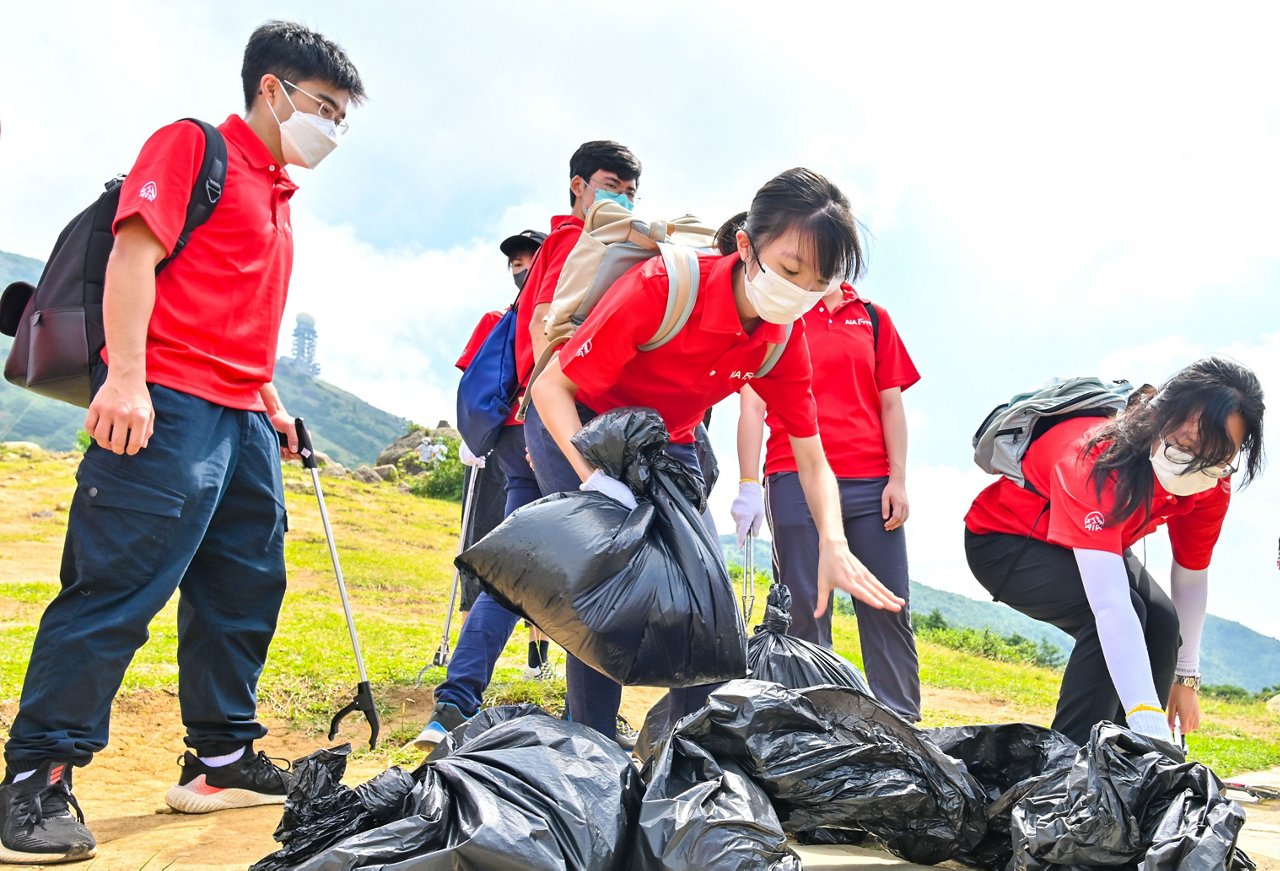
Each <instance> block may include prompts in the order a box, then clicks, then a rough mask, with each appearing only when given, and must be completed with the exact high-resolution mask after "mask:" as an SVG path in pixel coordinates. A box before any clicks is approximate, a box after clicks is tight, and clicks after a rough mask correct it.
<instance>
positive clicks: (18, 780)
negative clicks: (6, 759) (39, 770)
mask: <svg viewBox="0 0 1280 871" xmlns="http://www.w3.org/2000/svg"><path fill="white" fill-rule="evenodd" d="M35 773H36V770H35V769H34V768H33V769H31V770H30V771H23V772H20V773H18V774H15V775H14V776H13V782H14V783H21V782H22V781H24V780H26V779H27V778H28V777H30V776H31V775H33V774H35Z"/></svg>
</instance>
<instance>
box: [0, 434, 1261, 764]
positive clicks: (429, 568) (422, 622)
mask: <svg viewBox="0 0 1280 871" xmlns="http://www.w3.org/2000/svg"><path fill="white" fill-rule="evenodd" d="M74 472H75V465H74V463H71V462H67V461H66V460H60V459H50V458H44V459H41V458H40V457H38V456H37V457H34V458H30V457H24V456H20V455H17V454H15V453H14V452H12V451H10V452H0V541H4V540H8V539H5V538H3V536H18V537H19V538H20V540H22V541H24V542H43V543H44V550H43V551H41V553H42V554H45V553H46V552H47V560H46V559H45V557H44V556H42V557H41V561H40V563H39V564H40V565H41V566H45V569H43V574H40V575H39V576H32V577H23V578H21V579H13V578H12V577H10V578H9V579H8V580H6V581H4V582H2V583H0V645H2V646H3V649H4V650H5V652H6V655H5V656H3V657H0V700H8V701H9V702H12V701H13V700H15V699H16V698H17V696H18V694H19V692H20V690H21V686H22V679H23V675H24V672H25V669H26V662H27V658H28V654H29V652H30V647H31V642H32V639H33V638H34V635H35V627H36V624H37V622H38V620H39V618H40V614H41V612H42V611H43V608H44V605H45V603H46V601H47V600H48V599H49V598H51V597H52V596H53V595H54V594H55V593H56V591H57V570H58V553H59V549H60V546H61V540H62V535H63V532H64V524H65V514H64V513H62V512H60V511H56V510H55V513H54V516H53V517H52V518H43V519H37V520H33V519H31V518H30V513H31V512H32V511H35V510H46V509H47V510H54V509H55V506H56V505H57V504H59V503H66V502H69V501H70V496H71V490H72V488H73V487H74ZM285 480H286V485H287V486H286V500H287V505H288V510H289V519H290V526H291V530H290V532H289V533H288V535H287V537H286V560H287V563H288V566H289V578H290V584H289V589H288V592H287V593H286V595H285V603H284V608H283V610H282V612H281V615H280V625H279V629H278V631H277V634H276V638H275V641H274V642H273V644H272V648H271V655H270V657H269V659H268V661H267V665H266V668H265V670H264V672H263V675H262V679H261V682H260V687H259V695H260V704H261V708H262V710H263V712H264V713H265V714H267V715H270V716H279V717H283V718H286V719H287V720H289V721H291V722H292V723H293V724H295V725H296V726H298V727H301V728H305V729H310V730H314V731H315V732H316V733H321V732H323V731H324V730H326V729H327V727H328V723H329V718H330V717H331V716H332V715H333V714H334V712H336V711H337V710H338V709H339V708H341V707H342V706H343V705H345V704H346V703H347V702H349V701H350V700H351V696H352V693H353V692H354V689H355V685H356V682H357V674H356V666H355V660H354V656H353V654H352V651H351V645H350V640H349V638H348V635H347V629H346V624H345V621H344V619H343V616H342V607H341V604H340V601H339V598H338V593H337V589H336V583H335V581H334V578H333V569H332V566H331V563H330V558H329V550H328V546H327V545H326V543H325V538H324V533H323V530H322V528H321V526H320V521H319V514H318V511H317V508H316V502H315V497H314V494H313V493H312V491H311V483H310V476H309V475H307V474H304V473H303V471H302V470H301V469H299V468H297V467H293V468H289V469H287V470H286V473H285ZM37 481H38V482H39V483H33V482H37ZM323 486H324V490H325V499H326V502H327V503H328V506H329V512H330V517H331V520H332V523H333V526H334V533H335V536H336V539H337V545H338V552H339V556H340V558H341V563H342V567H343V572H344V575H345V578H346V582H347V587H348V593H349V595H350V598H351V603H352V608H353V611H354V614H355V621H356V627H357V630H358V633H359V637H360V642H361V645H362V648H363V652H364V656H365V661H366V665H367V668H368V673H369V678H370V680H371V681H372V682H373V684H374V690H375V696H376V698H377V699H378V701H379V704H380V705H382V706H384V707H383V715H384V720H387V719H389V718H390V715H392V714H393V713H397V712H398V709H399V706H401V705H402V704H405V703H406V702H405V700H406V699H409V698H413V699H416V700H420V701H421V700H425V699H426V697H427V696H426V695H425V694H426V693H427V692H428V691H429V690H428V689H425V688H429V687H432V686H434V685H435V684H437V683H439V682H440V681H442V680H443V679H444V669H442V668H436V667H431V668H427V669H426V671H425V672H424V673H423V676H422V686H423V687H424V689H421V690H416V691H415V690H414V681H415V678H416V677H417V676H418V673H419V671H420V670H421V669H422V668H423V666H424V665H426V664H428V663H430V661H431V659H432V655H433V654H434V652H435V650H436V648H437V646H438V645H439V643H440V637H441V631H442V627H443V617H444V612H445V608H446V607H447V603H448V597H449V589H450V585H451V583H452V578H453V568H452V561H453V556H454V554H455V553H456V548H457V534H458V525H459V517H458V514H459V509H458V505H457V503H453V502H445V501H440V500H433V499H424V498H419V497H415V496H413V495H410V494H408V493H405V492H402V491H401V490H400V489H399V488H398V487H396V486H394V485H389V484H375V485H367V484H360V483H358V482H355V481H350V480H340V479H331V478H325V479H323ZM31 546H33V545H27V544H24V545H23V547H31ZM46 562H47V566H46ZM767 592H768V582H767V577H766V576H765V575H763V574H762V575H759V576H758V577H757V579H756V585H755V597H756V599H755V612H754V618H753V620H752V621H751V627H754V625H756V624H758V623H759V622H760V620H761V619H762V618H763V616H764V609H765V599H766V595H767ZM739 593H740V585H739V584H738V583H737V581H736V580H735V594H739ZM175 610H176V609H175V605H174V604H173V603H170V604H169V605H168V606H167V607H166V608H165V609H163V610H162V611H161V612H160V614H159V615H157V617H156V618H155V620H154V621H153V622H152V624H151V627H150V628H151V638H150V640H149V641H148V643H147V644H146V645H144V646H143V647H142V649H141V650H139V651H138V654H137V656H136V658H135V659H134V662H133V664H132V666H131V667H130V668H129V670H128V672H127V673H126V676H125V680H124V685H123V688H124V691H125V692H133V691H139V690H152V691H155V690H159V691H162V692H166V693H170V694H172V693H175V692H176V690H177V684H178V681H177V668H176V665H175V662H176V660H175V650H176V630H175ZM460 628H461V624H460V622H459V621H458V620H456V619H455V620H454V623H453V633H452V639H451V646H456V644H457V638H458V632H459V630H460ZM833 636H834V641H835V647H836V649H837V651H839V652H840V653H842V654H843V655H845V656H846V657H847V658H849V659H850V660H851V661H853V662H854V663H855V664H858V665H859V666H860V665H861V654H860V651H859V646H858V632H857V625H856V621H855V620H854V619H853V618H852V617H849V616H845V615H840V614H837V615H836V616H835V619H834V622H833ZM526 638H527V636H526V633H525V631H524V630H523V628H521V629H518V630H517V631H516V632H515V633H514V634H513V636H512V638H511V640H510V642H509V643H508V644H507V646H506V648H505V650H504V651H503V655H502V658H501V659H500V661H499V667H498V670H497V672H496V674H495V679H494V681H493V683H492V685H491V686H490V688H489V692H488V694H487V695H486V701H487V702H488V703H507V702H522V701H530V702H533V703H535V704H540V705H543V706H544V707H546V708H548V709H549V710H551V711H552V712H558V711H559V710H562V708H563V704H564V684H563V680H558V681H552V682H550V683H546V684H544V683H535V682H529V681H525V680H523V679H522V678H521V677H520V667H521V665H522V664H523V660H524V654H525V642H526ZM918 649H919V654H920V672H921V679H922V682H923V683H924V684H925V687H926V700H927V699H928V698H929V696H930V694H931V693H932V694H933V695H934V697H935V698H937V697H941V696H942V695H944V694H945V693H947V692H952V691H960V692H965V693H976V694H978V696H977V697H973V698H975V699H979V700H982V701H985V703H987V704H988V705H990V704H991V700H996V702H998V703H999V707H998V708H996V709H997V710H1000V711H1002V712H1004V714H1005V719H1008V720H1012V719H1025V720H1027V721H1028V722H1038V723H1047V722H1048V721H1049V720H1050V719H1051V718H1052V714H1053V707H1054V704H1055V702H1056V699H1057V693H1058V685H1059V681H1060V680H1061V675H1060V673H1059V672H1056V671H1053V670H1050V669H1046V668H1039V667H1035V666H1031V665H1025V664H1018V663H1008V662H997V661H994V660H990V659H986V658H983V657H981V656H977V655H975V654H972V653H966V652H963V651H958V650H952V649H950V648H947V647H943V646H941V645H938V644H934V643H931V642H929V641H925V640H921V641H920V642H919V643H918ZM558 655H559V656H560V657H561V663H560V665H561V668H560V673H561V674H563V661H562V657H563V654H558ZM968 699H970V697H968V696H960V697H958V699H957V700H955V701H953V702H951V703H950V704H946V705H943V704H937V705H934V707H933V708H930V707H929V706H928V705H927V704H926V710H925V721H924V725H926V726H938V725H957V724H962V723H971V722H974V717H973V714H972V712H971V711H970V710H968V707H967V706H966V700H968ZM1204 712H1205V716H1204V727H1203V729H1202V731H1201V732H1199V733H1196V734H1194V735H1192V736H1190V737H1189V746H1190V751H1191V754H1192V756H1193V757H1194V758H1197V759H1199V760H1201V761H1203V762H1206V763H1207V764H1209V765H1210V766H1211V767H1213V768H1214V769H1215V770H1216V771H1218V772H1219V773H1221V774H1222V775H1223V776H1229V775H1231V774H1232V773H1235V772H1239V771H1243V770H1254V769H1259V768H1266V767H1270V766H1273V765H1277V764H1280V715H1277V714H1273V713H1270V712H1268V711H1267V710H1266V708H1265V706H1264V705H1262V704H1261V703H1258V702H1250V703H1241V702H1229V701H1224V700H1217V699H1205V700H1204ZM636 725H638V724H636ZM420 727H421V723H406V724H404V725H401V726H399V727H396V728H394V729H388V731H387V733H386V735H385V737H384V739H383V742H382V744H381V747H382V748H383V749H380V750H379V754H381V755H382V756H381V758H385V759H386V760H387V761H388V762H404V763H406V764H416V762H418V761H419V759H418V758H416V757H413V755H412V754H407V755H406V754H402V753H400V751H398V750H396V749H394V748H399V747H401V746H402V745H403V744H404V743H405V742H407V741H408V740H409V739H410V738H412V737H413V736H414V735H415V734H416V732H417V729H418V728H420ZM0 731H3V730H0ZM366 734H367V733H366V731H365V726H364V724H363V721H362V720H361V719H360V718H358V717H352V718H349V719H348V720H347V721H345V724H344V731H343V737H344V738H345V739H348V740H351V741H352V743H353V744H354V745H356V748H357V752H360V747H361V745H362V744H363V741H364V737H365V735H366Z"/></svg>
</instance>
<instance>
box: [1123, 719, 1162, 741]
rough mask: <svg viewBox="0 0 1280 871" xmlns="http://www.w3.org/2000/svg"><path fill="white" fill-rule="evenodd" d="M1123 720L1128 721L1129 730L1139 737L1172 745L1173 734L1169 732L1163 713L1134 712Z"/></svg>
mask: <svg viewBox="0 0 1280 871" xmlns="http://www.w3.org/2000/svg"><path fill="white" fill-rule="evenodd" d="M1125 719H1126V720H1128V721H1129V728H1130V729H1132V730H1133V731H1134V732H1137V733H1138V734H1139V735H1146V736H1147V737H1148V738H1159V739H1160V740H1161V741H1168V742H1169V743H1170V744H1172V743H1173V733H1172V732H1171V731H1169V720H1168V718H1167V717H1166V716H1165V714H1164V712H1163V711H1134V712H1133V713H1132V714H1129V715H1127V716H1126V717H1125Z"/></svg>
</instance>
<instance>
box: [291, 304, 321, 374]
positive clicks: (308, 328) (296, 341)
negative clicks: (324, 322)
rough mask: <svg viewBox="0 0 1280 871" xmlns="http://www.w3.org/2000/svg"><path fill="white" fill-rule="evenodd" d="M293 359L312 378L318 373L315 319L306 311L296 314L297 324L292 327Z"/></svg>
mask: <svg viewBox="0 0 1280 871" xmlns="http://www.w3.org/2000/svg"><path fill="white" fill-rule="evenodd" d="M293 359H295V360H297V361H298V363H299V364H301V365H302V367H303V368H304V369H305V370H306V372H307V374H308V375H310V376H312V377H313V378H314V377H315V376H317V375H319V374H320V364H319V363H317V362H316V319H315V318H313V317H312V316H311V315H309V314H307V313H306V312H300V313H299V314H298V325H297V326H295V327H294V328H293Z"/></svg>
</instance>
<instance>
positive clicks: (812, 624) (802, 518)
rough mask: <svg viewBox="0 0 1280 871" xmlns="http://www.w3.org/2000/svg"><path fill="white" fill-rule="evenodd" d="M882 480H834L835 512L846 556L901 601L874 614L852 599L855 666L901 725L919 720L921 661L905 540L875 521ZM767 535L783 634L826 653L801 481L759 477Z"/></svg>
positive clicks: (826, 622)
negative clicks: (858, 657) (782, 591)
mask: <svg viewBox="0 0 1280 871" xmlns="http://www.w3.org/2000/svg"><path fill="white" fill-rule="evenodd" d="M887 482H888V478H841V479H840V481H839V487H840V512H841V515H842V516H843V519H844V534H845V537H846V538H848V540H849V550H850V551H851V552H852V553H853V555H854V556H856V557H857V558H858V559H859V560H860V561H861V562H862V564H863V565H864V566H866V567H867V569H868V570H869V571H870V572H871V573H872V574H873V575H875V576H876V577H877V578H879V579H880V583H882V584H884V585H885V586H886V587H888V588H889V589H890V590H892V591H893V592H894V593H896V594H897V595H899V596H901V597H902V598H903V599H905V600H907V602H908V607H906V608H903V609H902V610H901V611H897V612H894V611H884V610H881V609H879V608H873V607H871V606H870V605H867V604H865V603H863V602H859V601H858V600H857V599H854V600H853V608H854V612H855V613H856V614H857V615H858V635H859V638H860V640H861V643H862V664H863V666H864V667H865V668H866V672H867V683H869V684H870V685H871V691H872V692H874V693H875V694H876V698H878V699H879V700H880V701H882V702H884V703H885V704H886V705H888V706H889V707H890V708H892V709H893V710H894V711H895V712H896V713H897V714H899V715H900V716H901V717H903V718H904V719H907V720H910V721H912V722H915V721H916V720H919V719H920V661H919V659H917V657H916V637H915V633H914V632H913V631H912V629H911V609H910V607H909V604H910V596H911V589H910V580H909V579H908V575H907V539H906V533H905V531H904V530H903V528H902V527H899V528H897V529H895V530H893V531H891V532H886V531H885V528H884V518H883V517H882V516H881V515H880V494H881V493H882V492H883V491H884V485H885V484H886V483H887ZM765 494H766V497H767V505H768V514H769V529H770V530H772V532H773V571H774V576H775V577H777V578H778V579H779V580H780V581H782V583H783V584H785V585H786V586H787V589H789V590H790V591H791V628H790V629H789V630H788V632H789V633H790V634H791V635H794V636H795V637H797V638H803V639H804V640H805V641H810V642H812V643H814V644H821V645H822V646H823V647H826V648H828V649H830V648H831V646H832V644H831V608H832V607H834V605H835V602H834V597H833V601H831V602H828V603H827V605H828V607H827V612H826V613H825V614H823V615H822V619H820V620H815V619H814V617H813V612H814V609H815V608H817V607H818V529H817V527H816V526H814V523H813V517H812V516H811V515H810V514H809V505H808V503H807V502H805V498H804V490H803V489H802V488H801V487H800V476H799V475H798V474H796V473H795V472H783V473H779V474H774V475H770V476H768V478H766V479H765Z"/></svg>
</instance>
